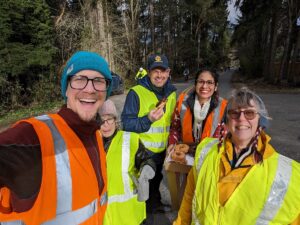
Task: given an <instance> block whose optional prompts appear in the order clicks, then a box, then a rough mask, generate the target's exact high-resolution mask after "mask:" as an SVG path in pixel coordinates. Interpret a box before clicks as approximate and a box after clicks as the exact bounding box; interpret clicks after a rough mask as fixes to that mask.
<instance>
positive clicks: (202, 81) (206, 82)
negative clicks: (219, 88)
mask: <svg viewBox="0 0 300 225" xmlns="http://www.w3.org/2000/svg"><path fill="white" fill-rule="evenodd" d="M197 84H200V85H201V86H204V85H205V84H206V85H207V86H209V87H211V86H213V85H215V84H216V82H214V81H212V80H202V79H200V80H197Z"/></svg>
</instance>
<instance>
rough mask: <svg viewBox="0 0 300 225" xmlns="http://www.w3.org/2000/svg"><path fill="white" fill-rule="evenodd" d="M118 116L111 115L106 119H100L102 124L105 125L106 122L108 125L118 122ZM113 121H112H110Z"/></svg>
mask: <svg viewBox="0 0 300 225" xmlns="http://www.w3.org/2000/svg"><path fill="white" fill-rule="evenodd" d="M116 120H117V118H116V117H111V118H108V119H106V120H102V119H100V126H102V125H104V124H105V122H106V123H107V124H108V125H112V124H113V123H114V122H116ZM109 121H111V122H109Z"/></svg>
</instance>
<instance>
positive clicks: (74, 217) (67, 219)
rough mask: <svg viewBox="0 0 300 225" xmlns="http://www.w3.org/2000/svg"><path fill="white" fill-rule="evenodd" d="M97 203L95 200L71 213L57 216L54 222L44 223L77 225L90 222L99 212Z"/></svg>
mask: <svg viewBox="0 0 300 225" xmlns="http://www.w3.org/2000/svg"><path fill="white" fill-rule="evenodd" d="M97 201H98V199H95V200H94V201H92V202H91V203H90V204H88V205H86V206H84V207H82V208H80V209H77V210H74V211H70V212H66V213H63V214H61V215H57V216H56V218H54V219H53V220H50V221H47V222H45V223H42V224H43V225H63V224H66V225H77V224H81V223H83V222H84V221H86V220H88V219H89V218H90V217H92V216H93V215H94V214H95V213H96V212H97V210H98V209H97Z"/></svg>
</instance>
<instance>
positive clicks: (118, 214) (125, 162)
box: [104, 131, 146, 225]
mask: <svg viewBox="0 0 300 225" xmlns="http://www.w3.org/2000/svg"><path fill="white" fill-rule="evenodd" d="M138 147H139V136H138V134H136V133H130V132H125V131H118V133H117V134H116V136H115V137H114V138H113V140H112V142H111V144H110V147H109V149H108V152H107V155H106V162H107V182H108V187H107V193H108V205H107V209H106V213H105V216H104V225H140V224H141V223H142V222H143V220H144V219H145V218H146V204H145V202H139V201H138V200H137V192H136V188H135V185H134V183H133V180H132V178H131V176H136V175H137V171H136V168H135V166H134V162H135V154H136V152H137V150H138Z"/></svg>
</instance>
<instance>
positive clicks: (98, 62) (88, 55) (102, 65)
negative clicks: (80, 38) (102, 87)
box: [61, 51, 112, 100]
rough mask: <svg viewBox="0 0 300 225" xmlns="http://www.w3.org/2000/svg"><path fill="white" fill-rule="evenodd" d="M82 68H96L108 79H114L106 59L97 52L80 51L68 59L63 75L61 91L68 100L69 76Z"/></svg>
mask: <svg viewBox="0 0 300 225" xmlns="http://www.w3.org/2000/svg"><path fill="white" fill-rule="evenodd" d="M81 70H95V71H97V72H99V73H101V74H102V75H103V76H104V77H105V78H106V79H108V80H110V83H111V80H112V77H111V72H110V70H109V68H108V64H107V62H106V60H105V59H104V58H103V57H101V56H100V55H99V54H97V53H95V52H87V51H78V52H76V53H75V54H74V55H72V57H71V58H70V59H69V60H68V62H67V64H66V66H65V68H64V70H63V73H62V76H61V93H62V96H63V97H64V99H65V100H66V99H67V97H66V91H67V86H68V77H71V76H74V75H75V74H76V73H78V72H79V71H81ZM111 87H112V85H109V87H108V89H107V92H106V98H108V97H109V95H110V92H111Z"/></svg>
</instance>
